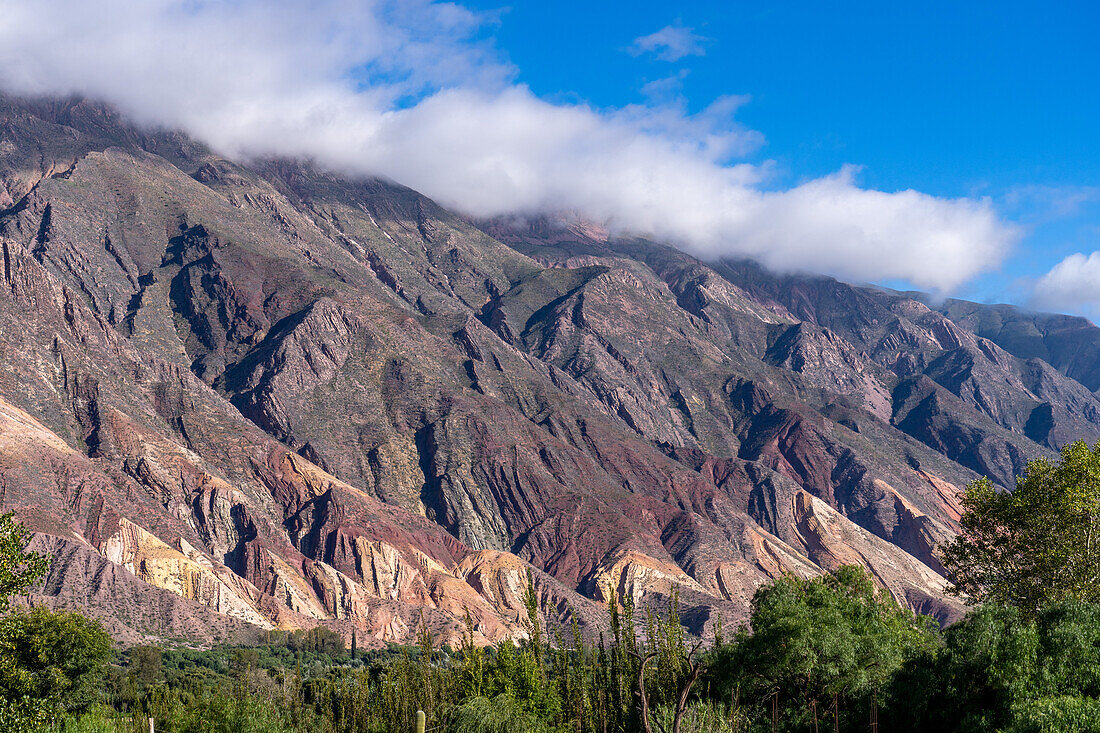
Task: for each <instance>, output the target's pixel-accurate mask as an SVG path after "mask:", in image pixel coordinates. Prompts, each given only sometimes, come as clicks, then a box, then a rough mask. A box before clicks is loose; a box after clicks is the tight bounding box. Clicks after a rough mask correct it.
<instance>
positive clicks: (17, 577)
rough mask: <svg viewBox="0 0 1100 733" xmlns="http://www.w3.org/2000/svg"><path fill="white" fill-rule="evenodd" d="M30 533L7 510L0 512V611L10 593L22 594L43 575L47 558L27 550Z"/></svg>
mask: <svg viewBox="0 0 1100 733" xmlns="http://www.w3.org/2000/svg"><path fill="white" fill-rule="evenodd" d="M30 541H31V535H30V532H28V531H27V528H26V527H24V526H23V525H22V524H21V523H20V522H17V521H15V517H14V515H13V514H12V513H11V512H8V513H7V514H0V613H3V612H4V611H6V610H8V602H9V599H10V598H11V596H13V595H16V594H19V593H23V592H25V591H26V590H27V589H28V588H30V587H31V586H32V585H34V584H35V583H36V582H38V580H39V579H40V578H41V577H42V576H43V575H45V574H46V570H47V569H48V568H49V566H50V561H49V558H47V557H46V556H45V555H40V554H39V553H37V552H28V551H27V545H28V544H29V543H30Z"/></svg>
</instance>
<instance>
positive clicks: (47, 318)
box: [0, 98, 1100, 643]
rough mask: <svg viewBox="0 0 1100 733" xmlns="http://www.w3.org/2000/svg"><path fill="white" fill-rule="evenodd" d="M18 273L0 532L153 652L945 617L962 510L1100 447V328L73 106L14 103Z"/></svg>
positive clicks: (13, 270) (9, 334) (12, 227)
mask: <svg viewBox="0 0 1100 733" xmlns="http://www.w3.org/2000/svg"><path fill="white" fill-rule="evenodd" d="M5 202H6V203H5ZM0 245H2V248H3V258H4V269H3V273H4V275H3V277H4V280H3V285H4V287H3V288H2V290H0V292H2V297H0V338H2V339H3V342H4V345H5V348H4V350H3V354H2V355H0V504H2V505H3V507H4V508H14V509H16V511H17V513H18V514H19V515H20V517H21V518H22V519H24V521H26V522H27V523H28V525H29V526H30V527H31V528H32V529H33V530H35V531H36V533H37V539H36V542H37V543H40V545H41V546H42V547H46V548H49V549H51V551H53V552H54V553H55V554H56V555H57V556H58V558H59V559H60V560H59V561H58V562H55V565H54V568H53V569H52V570H51V575H50V577H49V578H48V579H47V581H46V583H45V584H44V586H43V588H42V589H41V590H40V591H39V594H38V597H41V598H45V599H47V600H48V601H49V602H50V603H53V604H69V605H77V606H81V607H84V608H88V609H90V611H91V612H93V613H95V614H96V615H99V616H101V617H105V618H107V619H108V621H109V622H110V623H111V624H112V625H113V629H114V630H115V631H116V633H117V634H118V635H120V636H121V637H124V638H129V639H133V640H138V639H142V638H147V637H158V636H159V637H165V636H173V635H176V634H183V635H190V636H194V637H196V638H210V637H211V634H212V633H213V631H212V629H216V630H217V632H218V633H219V634H222V633H230V631H233V632H235V633H239V632H240V631H241V630H242V629H246V628H249V627H254V628H265V627H276V626H278V627H294V626H308V625H313V624H317V623H323V624H327V625H330V626H332V627H334V628H337V629H339V630H340V631H342V632H343V633H350V628H351V627H353V626H354V627H356V628H359V629H361V630H363V631H365V632H367V633H368V635H370V636H372V637H373V638H375V639H377V640H378V642H382V641H407V640H409V639H411V638H412V636H413V634H414V633H415V628H416V626H417V624H419V623H420V622H421V618H423V619H424V622H425V623H427V624H428V625H429V626H431V627H432V628H434V629H435V630H436V631H437V632H438V633H439V635H440V636H441V638H443V639H444V640H448V639H449V640H452V641H453V640H456V639H457V638H458V636H459V635H460V634H461V633H462V627H463V619H464V616H465V615H466V614H467V613H469V614H470V616H471V617H472V619H473V621H474V623H475V627H476V629H477V632H478V635H479V636H478V638H479V641H481V642H482V643H489V642H493V641H496V640H498V639H500V638H503V637H505V636H517V635H522V634H524V633H525V631H524V625H523V621H522V619H523V614H524V613H525V611H524V606H523V602H522V589H523V587H525V585H526V582H527V575H528V573H530V574H531V578H532V580H533V582H534V584H535V588H536V591H537V593H538V596H539V599H540V604H541V607H542V609H543V612H544V613H545V614H546V615H547V618H548V620H549V621H550V622H551V623H566V622H567V621H568V620H569V619H570V618H576V619H577V620H578V621H579V622H580V623H581V624H582V625H583V626H585V627H586V628H590V629H595V628H598V626H599V624H600V623H601V613H600V609H599V605H600V604H601V603H603V602H606V600H607V593H608V591H609V589H610V590H611V592H614V593H616V594H619V595H630V596H632V597H633V598H634V599H635V600H636V601H638V602H639V603H642V604H660V603H663V602H664V601H665V599H667V597H668V595H669V594H670V593H671V592H672V589H673V588H674V587H675V588H678V589H679V592H680V593H681V595H682V598H683V604H684V607H685V609H686V614H685V618H686V619H688V623H689V626H690V628H691V630H692V631H693V632H695V633H700V632H702V631H703V630H704V629H705V628H707V627H709V625H710V624H712V623H713V622H714V621H715V620H716V619H717V617H718V614H722V616H723V617H725V618H726V619H731V620H736V619H739V618H742V617H743V616H744V614H745V611H746V609H747V605H748V602H749V600H750V599H751V596H752V592H753V590H754V589H755V588H756V586H757V585H759V584H760V583H761V582H764V581H765V580H767V579H768V578H773V577H776V576H777V575H779V574H781V573H783V572H796V573H798V574H802V575H811V574H815V573H818V572H821V570H822V569H828V568H832V567H836V566H837V565H839V564H843V563H848V562H855V563H858V564H861V565H864V566H866V567H868V568H869V569H870V570H871V572H872V573H873V574H874V575H875V577H876V579H877V581H878V582H879V583H880V584H881V585H882V586H883V587H884V588H886V589H888V590H889V591H890V592H891V593H892V594H893V595H894V596H895V597H896V598H898V599H899V600H900V601H902V602H903V603H905V604H907V605H909V606H910V607H912V608H914V609H917V610H920V611H922V612H929V613H933V614H934V615H936V616H937V617H938V618H940V619H941V620H944V621H949V620H951V619H953V618H956V617H957V615H958V613H959V611H960V609H961V606H960V604H959V603H958V601H957V600H954V599H951V598H949V597H946V596H945V595H944V594H943V579H942V578H941V577H940V576H939V574H938V572H937V571H938V570H940V568H939V566H938V561H937V560H936V559H935V546H936V544H937V543H939V542H942V541H943V540H945V539H946V538H948V537H950V536H951V534H952V532H953V528H954V527H955V526H956V524H955V523H956V522H957V520H958V517H959V507H958V504H957V501H956V499H955V494H956V492H957V491H958V490H959V488H961V486H963V485H964V484H965V483H966V482H967V481H969V480H971V479H973V478H975V477H976V476H978V475H979V474H989V475H990V476H991V477H992V478H993V479H994V480H995V481H997V482H998V483H1000V484H1001V485H1003V486H1010V485H1011V484H1012V480H1013V478H1014V476H1015V475H1017V474H1019V473H1020V472H1021V471H1022V468H1023V466H1024V464H1025V463H1026V461H1027V460H1028V459H1030V458H1034V457H1039V456H1044V455H1051V452H1052V450H1053V449H1055V448H1057V447H1058V446H1059V445H1060V444H1061V443H1063V442H1065V441H1067V440H1070V439H1074V438H1078V437H1080V438H1085V439H1088V440H1090V441H1095V440H1097V439H1100V410H1098V407H1100V405H1098V404H1097V402H1098V400H1097V397H1096V395H1095V394H1094V393H1093V391H1092V390H1091V389H1090V388H1089V387H1088V386H1087V385H1086V384H1083V383H1082V382H1079V381H1077V380H1076V379H1074V378H1072V377H1071V376H1070V375H1071V374H1072V375H1076V376H1077V377H1080V378H1081V379H1083V380H1085V381H1086V382H1089V383H1090V384H1091V383H1092V379H1093V376H1092V375H1093V374H1094V368H1095V367H1096V364H1095V363H1092V364H1090V363H1089V358H1088V354H1089V353H1091V352H1088V350H1087V349H1085V350H1084V351H1083V352H1079V353H1074V352H1072V350H1071V349H1070V348H1069V346H1068V345H1067V344H1068V343H1069V342H1070V341H1072V339H1068V338H1059V337H1057V334H1058V332H1057V330H1056V328H1055V327H1056V326H1058V327H1060V328H1062V329H1064V330H1065V329H1069V330H1070V331H1073V332H1079V333H1078V337H1077V338H1078V341H1080V340H1081V337H1080V334H1081V333H1083V334H1085V335H1087V336H1088V337H1090V338H1093V337H1095V335H1096V334H1094V333H1093V332H1092V331H1091V330H1089V329H1088V328H1086V327H1085V326H1083V325H1081V324H1079V323H1076V322H1066V323H1069V325H1068V326H1067V325H1065V323H1063V322H1062V321H1059V320H1058V319H1059V317H1057V316H1053V315H1049V314H1046V315H1044V314H1039V315H1036V316H1035V320H1034V321H1033V322H1032V325H1031V326H1030V327H1029V326H1028V325H1027V323H1028V322H1027V314H1024V313H1023V312H1021V311H1011V312H1008V311H999V310H997V308H999V307H991V306H979V305H976V304H965V305H964V304H963V302H961V301H948V302H947V303H945V304H944V306H943V308H942V309H939V308H930V307H929V306H928V305H927V304H926V303H923V302H921V301H920V300H917V299H913V298H911V297H907V296H905V295H904V294H894V293H888V292H885V291H881V290H875V289H871V288H860V287H857V286H851V285H847V284H844V283H841V282H839V281H836V280H831V279H828V278H822V277H809V276H796V275H775V274H772V273H768V272H767V271H765V270H763V269H762V268H759V267H758V266H756V265H753V264H751V263H747V262H733V261H720V262H714V263H704V262H701V261H699V260H696V259H695V258H692V257H690V256H689V255H686V254H684V253H682V252H679V251H678V250H675V249H673V248H671V247H668V246H664V245H661V244H658V243H654V242H649V241H646V240H644V239H640V238H616V237H613V236H608V235H607V233H605V232H601V231H598V230H597V229H595V228H592V227H584V226H573V227H571V228H570V227H562V226H558V225H556V224H554V223H553V222H549V221H548V220H537V219H536V220H533V221H531V222H527V223H518V222H516V221H514V220H513V221H505V220H494V221H472V220H470V219H468V218H466V217H462V216H459V215H457V214H454V213H452V212H449V211H447V210H446V209H444V208H442V207H440V206H438V205H437V204H435V203H434V202H432V201H430V200H429V199H427V198H425V197H423V196H421V195H419V194H417V193H416V192H414V191H411V190H410V189H407V188H404V187H401V186H399V185H397V184H393V183H389V182H385V181H381V180H366V179H364V180H347V179H344V178H342V177H340V176H338V175H335V174H332V173H328V172H325V171H323V170H319V169H317V168H314V167H313V166H310V165H309V164H306V163H302V162H296V161H288V160H268V161H257V162H253V163H249V164H241V163H235V162H232V161H229V160H227V159H224V158H221V157H220V156H218V155H216V154H214V153H213V152H211V151H209V150H208V149H206V148H205V147H203V146H202V145H201V144H199V143H196V142H194V141H192V140H190V139H189V138H187V137H186V136H185V135H182V134H180V133H177V132H172V131H154V132H148V131H141V130H140V129H138V128H136V127H133V126H131V125H129V124H127V123H125V121H123V120H122V119H121V117H120V116H119V115H118V114H117V112H115V111H113V110H111V109H110V108H109V107H106V106H104V105H100V104H97V103H94V102H88V101H85V100H80V99H77V98H73V99H69V100H29V101H28V100H19V99H13V98H0ZM997 314H1000V315H999V316H998V315H997ZM1006 314H1007V315H1006ZM997 317H999V318H1000V319H1001V322H1002V323H1008V324H1010V325H1011V324H1015V325H1011V327H1001V328H999V329H998V328H997V327H996V318H997ZM1042 319H1045V320H1042ZM1040 321H1041V322H1042V324H1046V329H1047V330H1046V331H1043V330H1042V328H1043V326H1041V325H1040ZM1059 324H1062V325H1061V326H1059ZM1092 328H1093V329H1094V330H1095V327H1092ZM1029 329H1034V330H1035V331H1036V332H1038V333H1040V334H1043V333H1051V334H1053V335H1052V336H1050V337H1049V338H1048V337H1044V339H1045V340H1043V341H1042V343H1043V345H1044V348H1045V349H1046V352H1044V353H1046V355H1047V356H1049V357H1050V359H1052V360H1053V362H1054V364H1055V365H1057V366H1060V367H1061V371H1060V370H1059V369H1058V368H1056V366H1055V365H1052V364H1051V363H1048V362H1046V361H1044V360H1042V359H1039V358H1038V357H1037V356H1036V354H1035V353H1032V352H1033V351H1034V349H1035V348H1037V347H1036V346H1035V343H1033V342H1034V339H1032V340H1031V341H1028V340H1027V339H1023V340H1021V339H1020V338H1019V337H1017V336H1014V334H1019V333H1026V334H1030V333H1031V330H1029ZM1096 333H1097V334H1100V331H1097V332H1096ZM1086 340H1087V339H1086ZM1088 342H1089V343H1093V341H1088ZM1096 343H1100V341H1097V342H1096ZM1028 344H1029V345H1028ZM1029 348H1030V349H1032V351H1028V349H1029ZM113 598H120V599H124V600H123V601H119V602H118V603H112V602H111V599H113ZM422 614H423V616H422ZM361 638H362V637H361Z"/></svg>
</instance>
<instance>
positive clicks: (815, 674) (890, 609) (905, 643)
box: [709, 566, 939, 730]
mask: <svg viewBox="0 0 1100 733" xmlns="http://www.w3.org/2000/svg"><path fill="white" fill-rule="evenodd" d="M750 626H751V631H752V633H751V635H750V634H749V633H748V631H747V630H744V629H743V630H741V631H740V632H739V633H738V635H737V637H736V639H735V640H734V642H733V643H732V644H730V645H728V646H726V647H723V648H721V649H719V650H717V651H716V652H714V659H713V661H712V662H711V664H710V669H711V672H710V674H709V685H710V686H711V687H712V688H718V689H722V690H725V692H723V694H722V698H724V699H726V700H729V699H731V698H733V699H739V701H740V704H741V705H744V706H745V707H746V709H747V712H748V714H749V716H750V717H751V718H752V719H755V720H765V719H766V720H768V721H769V722H770V720H771V718H772V716H773V714H778V717H779V718H780V727H781V729H782V730H807V729H811V730H812V729H813V726H814V722H815V721H817V723H818V725H819V727H820V728H822V729H824V728H825V727H826V725H827V724H830V725H831V724H832V723H833V718H834V717H836V718H837V719H838V721H837V722H838V723H839V724H840V725H841V727H843V728H847V727H848V725H846V724H845V721H846V720H849V721H855V720H860V721H866V720H867V717H868V714H869V712H870V711H871V709H872V708H875V709H877V708H878V707H879V706H880V705H882V704H884V703H885V701H886V697H887V692H888V688H889V682H890V680H891V678H892V676H893V675H894V674H895V673H896V672H897V671H898V670H899V669H901V668H902V666H903V665H904V664H906V662H908V661H909V660H910V659H912V658H915V657H918V656H920V655H921V654H927V653H930V652H931V651H932V650H933V649H934V648H935V647H936V646H937V644H938V643H939V642H938V637H937V634H936V631H935V629H936V623H935V621H934V620H933V619H930V618H928V617H924V616H917V615H916V614H914V613H913V612H912V611H909V610H908V609H905V608H902V607H901V606H900V605H898V604H897V603H896V602H895V601H894V600H893V598H891V597H890V596H889V595H888V594H886V593H883V592H880V591H878V590H877V589H876V588H875V585H874V582H873V581H872V579H871V577H870V576H869V575H868V574H867V573H866V572H864V570H863V569H862V568H860V567H857V566H844V567H841V568H839V569H837V570H835V571H833V572H831V573H827V574H826V575H824V576H822V577H818V578H813V579H811V580H804V579H802V578H798V577H795V576H786V577H783V578H780V579H779V580H777V581H775V582H774V583H772V584H770V585H766V586H763V587H761V588H760V589H759V590H758V591H757V592H756V595H755V596H754V597H753V603H752V614H751V617H750ZM731 687H732V688H733V689H731Z"/></svg>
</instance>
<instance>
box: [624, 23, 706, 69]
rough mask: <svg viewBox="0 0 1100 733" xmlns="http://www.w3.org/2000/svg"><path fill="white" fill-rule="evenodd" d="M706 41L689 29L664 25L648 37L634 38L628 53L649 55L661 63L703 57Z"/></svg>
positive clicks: (678, 25)
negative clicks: (687, 57)
mask: <svg viewBox="0 0 1100 733" xmlns="http://www.w3.org/2000/svg"><path fill="white" fill-rule="evenodd" d="M708 40H710V39H708V38H705V37H704V36H700V35H698V34H696V33H695V31H693V30H692V29H691V28H687V27H685V26H682V25H680V24H679V23H676V24H675V25H666V26H665V27H664V28H662V29H661V30H659V31H656V32H655V33H650V34H649V35H648V36H639V37H638V38H635V39H634V43H633V44H632V45H631V46H630V52H631V53H633V54H634V55H635V56H638V55H641V54H643V53H651V54H654V55H655V56H656V57H657V58H659V59H660V60H662V61H679V60H680V59H682V58H684V57H685V56H702V55H704V54H705V53H706V44H707V41H708Z"/></svg>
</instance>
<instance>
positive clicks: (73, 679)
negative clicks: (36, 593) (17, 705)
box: [0, 606, 111, 717]
mask: <svg viewBox="0 0 1100 733" xmlns="http://www.w3.org/2000/svg"><path fill="white" fill-rule="evenodd" d="M110 651H111V637H110V636H109V635H108V634H107V632H106V631H104V630H103V627H102V626H100V624H99V622H97V621H95V622H93V621H90V620H88V619H87V618H85V617H84V616H81V615H80V614H76V613H55V612H52V611H50V610H48V609H46V608H43V607H41V606H36V607H34V608H31V609H29V610H20V611H16V612H14V613H11V614H9V615H8V616H5V617H4V618H3V619H0V699H3V700H6V701H25V702H26V704H27V705H28V706H29V708H28V709H30V708H33V709H34V710H36V711H45V715H46V717H52V716H54V715H56V714H59V713H62V712H74V711H81V710H84V709H85V708H87V707H88V706H89V705H90V704H91V703H93V702H94V701H95V700H96V698H97V697H98V695H99V692H100V689H101V687H102V685H101V681H102V678H103V672H104V668H105V666H106V664H107V659H108V656H109V655H110ZM37 714H38V713H36V715H37Z"/></svg>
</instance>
